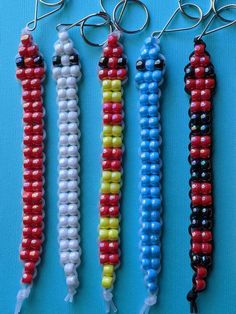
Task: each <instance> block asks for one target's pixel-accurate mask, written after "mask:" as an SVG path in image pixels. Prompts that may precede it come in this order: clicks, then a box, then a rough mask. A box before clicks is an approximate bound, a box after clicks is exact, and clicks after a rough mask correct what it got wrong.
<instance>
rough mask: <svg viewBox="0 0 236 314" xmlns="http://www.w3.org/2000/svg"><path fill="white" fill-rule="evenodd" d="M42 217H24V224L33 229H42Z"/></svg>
mask: <svg viewBox="0 0 236 314" xmlns="http://www.w3.org/2000/svg"><path fill="white" fill-rule="evenodd" d="M42 221H43V216H42V215H24V217H23V224H24V225H25V226H31V227H42Z"/></svg>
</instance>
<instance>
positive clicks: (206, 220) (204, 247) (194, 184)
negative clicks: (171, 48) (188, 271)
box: [185, 40, 216, 313]
mask: <svg viewBox="0 0 236 314" xmlns="http://www.w3.org/2000/svg"><path fill="white" fill-rule="evenodd" d="M205 48H206V45H205V43H204V42H203V41H202V40H195V47H194V52H193V53H192V54H191V56H190V63H189V64H188V65H187V66H186V67H185V90H186V92H187V93H188V94H190V110H189V116H190V124H189V127H190V131H191V132H190V145H189V151H190V155H189V163H190V166H191V179H190V199H191V209H192V214H191V224H190V227H189V232H190V236H191V250H190V258H191V266H192V269H193V271H194V275H193V280H192V282H193V287H192V289H191V291H190V292H189V293H188V296H187V299H188V301H189V302H190V305H191V313H197V305H196V298H197V295H198V293H200V292H202V291H203V290H204V289H205V288H206V277H207V275H208V273H209V270H210V268H211V265H212V250H213V241H212V224H213V195H212V165H211V156H212V131H211V129H212V96H213V94H214V90H215V84H216V80H215V71H214V67H213V65H212V64H211V60H210V55H209V54H208V52H207V51H206V50H205Z"/></svg>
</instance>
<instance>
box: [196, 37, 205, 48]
mask: <svg viewBox="0 0 236 314" xmlns="http://www.w3.org/2000/svg"><path fill="white" fill-rule="evenodd" d="M195 45H204V46H205V47H206V44H205V42H204V41H203V40H202V39H201V38H197V37H195V38H194V46H195Z"/></svg>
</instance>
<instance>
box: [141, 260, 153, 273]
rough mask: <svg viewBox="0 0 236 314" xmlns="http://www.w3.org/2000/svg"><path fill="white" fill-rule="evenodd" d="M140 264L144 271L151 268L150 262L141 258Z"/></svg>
mask: <svg viewBox="0 0 236 314" xmlns="http://www.w3.org/2000/svg"><path fill="white" fill-rule="evenodd" d="M141 264H142V268H143V269H144V270H147V269H150V267H151V261H150V259H148V258H142V260H141Z"/></svg>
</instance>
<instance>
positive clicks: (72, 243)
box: [69, 240, 79, 251]
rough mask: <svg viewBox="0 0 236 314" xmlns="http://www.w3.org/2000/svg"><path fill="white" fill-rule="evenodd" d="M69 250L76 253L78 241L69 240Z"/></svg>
mask: <svg viewBox="0 0 236 314" xmlns="http://www.w3.org/2000/svg"><path fill="white" fill-rule="evenodd" d="M69 248H70V249H71V250H72V251H77V250H79V241H78V240H70V241H69Z"/></svg>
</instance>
